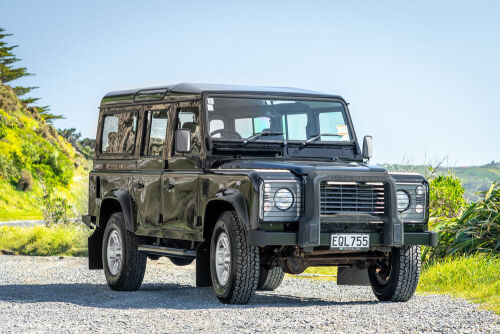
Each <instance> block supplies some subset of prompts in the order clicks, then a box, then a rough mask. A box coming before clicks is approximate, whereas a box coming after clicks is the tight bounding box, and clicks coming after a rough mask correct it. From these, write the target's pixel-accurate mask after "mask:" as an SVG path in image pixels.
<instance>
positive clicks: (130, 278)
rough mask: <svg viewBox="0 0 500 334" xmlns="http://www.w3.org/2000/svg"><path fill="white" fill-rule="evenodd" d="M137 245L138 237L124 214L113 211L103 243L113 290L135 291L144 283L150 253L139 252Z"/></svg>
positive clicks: (107, 274) (105, 271) (105, 270)
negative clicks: (130, 228)
mask: <svg viewBox="0 0 500 334" xmlns="http://www.w3.org/2000/svg"><path fill="white" fill-rule="evenodd" d="M137 245H138V237H137V236H136V235H135V234H134V233H132V232H129V231H127V230H126V229H125V220H124V218H123V214H122V213H121V212H116V213H113V214H112V215H111V217H109V219H108V223H107V224H106V229H105V230H104V236H103V242H102V263H103V265H104V274H105V276H106V281H107V282H108V286H109V287H110V288H111V289H112V290H116V291H135V290H137V289H139V287H140V286H141V284H142V280H143V279H144V272H145V271H146V261H147V255H146V254H145V253H142V252H139V251H138V250H137Z"/></svg>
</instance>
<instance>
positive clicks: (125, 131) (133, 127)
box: [101, 112, 137, 154]
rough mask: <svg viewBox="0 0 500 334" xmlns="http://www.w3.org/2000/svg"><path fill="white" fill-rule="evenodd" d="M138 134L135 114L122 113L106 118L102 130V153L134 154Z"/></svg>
mask: <svg viewBox="0 0 500 334" xmlns="http://www.w3.org/2000/svg"><path fill="white" fill-rule="evenodd" d="M136 133H137V116H136V113H135V112H122V113H118V114H113V115H107V116H104V125H103V130H102V141H101V152H102V153H122V154H132V153H134V146H135V137H136Z"/></svg>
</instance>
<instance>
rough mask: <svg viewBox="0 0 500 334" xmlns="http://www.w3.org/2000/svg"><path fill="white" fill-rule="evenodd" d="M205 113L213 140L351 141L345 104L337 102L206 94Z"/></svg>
mask: <svg viewBox="0 0 500 334" xmlns="http://www.w3.org/2000/svg"><path fill="white" fill-rule="evenodd" d="M207 112H208V119H209V122H210V123H209V124H210V125H209V133H210V136H211V137H212V138H213V139H215V140H217V139H219V140H236V141H241V140H248V141H262V140H280V141H284V140H289V141H301V142H305V141H308V142H309V143H313V142H316V143H319V142H349V141H351V140H352V134H351V133H350V130H349V127H348V126H347V121H346V115H345V110H344V107H343V105H342V103H341V102H337V101H308V100H277V99H266V98H233V97H209V98H208V99H207Z"/></svg>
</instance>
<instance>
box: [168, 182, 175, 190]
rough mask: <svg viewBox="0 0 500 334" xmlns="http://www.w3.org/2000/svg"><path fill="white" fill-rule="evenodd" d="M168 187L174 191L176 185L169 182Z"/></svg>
mask: <svg viewBox="0 0 500 334" xmlns="http://www.w3.org/2000/svg"><path fill="white" fill-rule="evenodd" d="M167 187H168V189H174V188H175V184H173V183H170V182H169V183H168V186H167Z"/></svg>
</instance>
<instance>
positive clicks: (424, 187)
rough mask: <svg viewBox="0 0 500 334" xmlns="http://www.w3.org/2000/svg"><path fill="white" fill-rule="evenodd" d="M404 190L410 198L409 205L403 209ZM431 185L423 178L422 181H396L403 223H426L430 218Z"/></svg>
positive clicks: (398, 204)
mask: <svg viewBox="0 0 500 334" xmlns="http://www.w3.org/2000/svg"><path fill="white" fill-rule="evenodd" d="M402 192H404V193H406V194H407V195H408V197H409V199H410V202H409V205H408V207H406V208H405V210H403V211H401V209H402V207H403V202H406V200H404V199H403V198H406V196H403V194H402ZM428 197H429V186H428V183H427V182H426V181H425V180H423V182H422V183H420V182H418V183H417V182H398V183H396V198H397V211H398V218H399V220H400V221H402V222H403V223H417V224H418V223H426V222H427V219H428V212H429V211H428V200H429V198H428Z"/></svg>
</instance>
